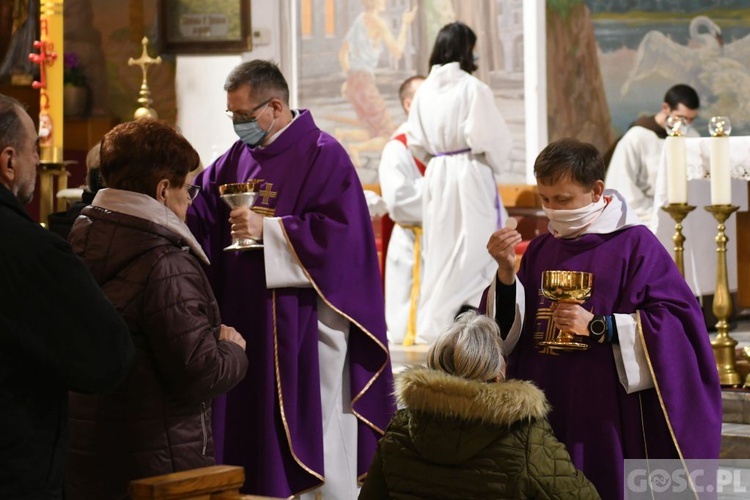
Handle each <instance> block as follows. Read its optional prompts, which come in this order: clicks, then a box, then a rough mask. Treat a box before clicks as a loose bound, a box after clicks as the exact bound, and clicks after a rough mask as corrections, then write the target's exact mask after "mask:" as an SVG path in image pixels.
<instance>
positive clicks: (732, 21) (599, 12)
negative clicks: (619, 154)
mask: <svg viewBox="0 0 750 500" xmlns="http://www.w3.org/2000/svg"><path fill="white" fill-rule="evenodd" d="M585 4H586V6H587V7H588V9H589V10H590V12H591V17H592V20H593V29H594V33H595V37H596V43H597V47H598V56H599V57H598V58H599V65H600V67H601V75H602V78H603V83H604V89H605V92H606V96H607V101H608V103H609V109H610V114H611V119H612V126H613V128H614V132H615V135H616V136H618V137H619V136H621V135H622V134H623V133H624V132H625V131H626V130H627V127H628V125H629V124H630V123H631V122H632V121H634V120H635V119H636V118H637V117H638V116H639V115H643V114H654V113H656V112H657V111H658V110H659V108H660V106H661V103H662V101H663V98H664V94H665V92H666V91H667V89H668V88H669V87H671V86H672V85H675V84H677V83H685V84H687V85H690V86H691V87H693V88H694V89H695V90H696V91H697V92H698V95H699V97H700V100H701V108H700V113H699V118H698V119H697V120H696V121H695V122H694V124H693V127H694V128H695V129H696V131H697V132H698V133H700V134H701V135H703V136H707V135H708V127H707V124H708V120H710V118H711V117H712V116H718V115H722V116H728V117H729V118H730V119H731V121H732V125H733V131H732V135H746V134H750V99H748V96H747V92H748V89H750V1H747V0H724V1H722V2H716V1H715V0H681V1H674V0H654V1H652V2H642V1H638V0H618V1H616V2H613V1H611V0H586V1H585Z"/></svg>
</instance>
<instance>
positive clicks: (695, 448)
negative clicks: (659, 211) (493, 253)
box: [483, 225, 722, 499]
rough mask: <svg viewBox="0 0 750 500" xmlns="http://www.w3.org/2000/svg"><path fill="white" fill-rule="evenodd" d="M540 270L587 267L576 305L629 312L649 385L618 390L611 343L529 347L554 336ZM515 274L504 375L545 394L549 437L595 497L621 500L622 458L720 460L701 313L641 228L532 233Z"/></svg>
mask: <svg viewBox="0 0 750 500" xmlns="http://www.w3.org/2000/svg"><path fill="white" fill-rule="evenodd" d="M546 270H570V271H588V272H591V273H593V274H594V282H593V293H592V296H591V298H590V299H589V300H587V301H586V302H585V303H584V304H583V307H584V308H586V309H587V310H588V311H591V312H593V313H594V314H601V315H610V314H614V313H622V314H632V313H636V312H637V313H638V316H639V319H640V328H641V330H642V333H643V335H642V338H643V342H644V345H645V351H646V353H647V358H648V361H649V365H650V371H651V374H652V376H653V378H654V382H655V386H656V387H655V388H652V389H647V390H643V391H639V392H635V393H632V394H627V393H626V392H625V389H624V388H623V386H622V384H621V383H620V380H619V378H618V374H617V368H616V366H615V360H614V355H615V354H614V353H613V352H612V349H613V348H612V345H611V344H608V343H605V344H595V345H592V346H590V347H589V349H588V350H586V351H568V352H560V353H559V354H555V353H551V352H549V350H547V349H544V348H541V347H538V345H537V344H538V342H540V341H542V340H546V339H552V338H554V337H555V336H556V333H557V332H556V331H555V329H554V325H553V323H552V321H551V312H550V305H551V303H550V301H549V300H547V299H546V298H544V297H543V296H542V294H541V291H540V289H541V276H542V271H546ZM518 279H520V280H521V283H523V285H524V288H525V294H526V312H525V314H526V317H525V321H524V325H523V330H522V333H521V337H520V339H519V341H518V344H517V345H516V347H515V349H514V350H513V352H512V353H511V355H510V357H509V360H508V376H509V377H513V378H519V379H524V380H531V381H533V382H535V383H536V384H537V385H538V386H539V387H540V388H541V389H542V390H544V392H545V394H546V395H547V398H548V399H549V402H550V404H551V406H552V412H551V413H550V415H549V421H550V423H551V425H552V428H553V429H554V431H555V435H556V436H557V438H558V439H559V440H560V441H562V442H563V443H565V445H566V446H567V448H568V451H569V452H570V455H571V457H572V459H573V462H574V463H575V465H576V467H578V468H579V469H581V470H582V471H583V472H584V474H586V476H587V477H588V478H589V479H590V480H591V482H592V483H593V484H594V485H595V486H596V488H597V490H598V491H599V494H600V495H601V497H602V498H606V499H616V498H623V496H624V482H623V474H624V472H623V466H624V464H623V460H624V459H640V458H646V457H648V458H673V459H678V458H682V459H698V458H701V459H716V458H718V457H719V445H720V441H721V416H722V410H721V389H720V386H719V378H718V374H717V371H716V364H715V361H714V357H713V353H712V350H711V345H710V343H709V338H708V333H707V332H706V328H705V323H704V320H703V315H702V313H701V310H700V308H699V306H698V302H697V300H696V299H695V297H694V296H693V294H692V292H691V290H690V288H689V287H688V286H687V284H686V283H685V280H684V279H683V278H682V276H681V275H680V273H679V271H678V270H677V267H676V266H675V265H674V263H673V262H672V259H671V257H670V256H669V254H668V253H667V251H666V250H665V249H664V247H663V246H662V245H661V243H659V241H658V240H657V239H656V237H655V236H654V235H653V234H652V233H651V232H650V231H649V230H648V229H647V228H646V226H640V225H639V226H633V227H630V228H626V229H622V230H620V231H617V232H614V233H610V234H586V235H584V236H582V237H580V238H577V239H572V240H566V239H558V238H554V237H553V236H552V235H551V234H545V235H542V236H539V237H537V238H535V239H534V240H532V242H531V243H530V244H529V247H528V249H527V250H526V252H525V254H524V256H523V260H522V261H521V268H520V270H519V273H518ZM485 296H486V293H485ZM483 303H484V300H483ZM638 337H640V335H638ZM636 342H641V339H640V338H636Z"/></svg>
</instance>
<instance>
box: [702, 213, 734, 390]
mask: <svg viewBox="0 0 750 500" xmlns="http://www.w3.org/2000/svg"><path fill="white" fill-rule="evenodd" d="M704 208H705V209H706V210H707V211H709V212H711V215H713V216H714V219H716V220H717V221H718V222H719V226H718V234H717V235H716V257H717V261H716V294H715V295H714V305H713V311H714V314H715V315H716V317H717V318H718V320H719V321H718V322H717V323H716V331H717V335H716V338H715V339H714V340H713V341H712V342H711V347H712V348H713V350H714V358H715V359H716V368H717V369H718V370H719V382H720V383H721V385H724V386H731V387H737V386H738V385H740V375H739V373H737V368H736V365H735V352H734V348H735V347H736V346H737V341H736V340H734V339H733V338H732V337H730V336H729V321H728V319H729V315H730V314H732V298H731V296H730V295H729V283H728V280H727V241H728V240H729V238H727V235H726V233H725V232H724V229H725V226H724V222H726V220H727V219H728V218H729V217H731V215H732V214H733V213H734V212H735V211H737V210H738V209H739V208H740V207H738V206H735V205H708V206H706V207H704Z"/></svg>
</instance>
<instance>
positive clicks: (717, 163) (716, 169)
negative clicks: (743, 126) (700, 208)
mask: <svg viewBox="0 0 750 500" xmlns="http://www.w3.org/2000/svg"><path fill="white" fill-rule="evenodd" d="M710 143H711V204H712V205H731V204H732V183H731V176H730V173H729V137H727V136H719V137H712V138H711V139H710Z"/></svg>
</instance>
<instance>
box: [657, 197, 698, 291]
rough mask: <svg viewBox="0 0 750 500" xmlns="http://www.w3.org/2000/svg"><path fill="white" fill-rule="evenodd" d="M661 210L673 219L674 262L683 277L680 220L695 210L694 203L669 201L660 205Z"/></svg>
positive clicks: (683, 243)
mask: <svg viewBox="0 0 750 500" xmlns="http://www.w3.org/2000/svg"><path fill="white" fill-rule="evenodd" d="M661 209H662V210H664V211H665V212H667V213H668V214H669V215H670V217H672V220H674V222H675V224H674V231H675V232H674V236H672V241H674V263H675V264H676V265H677V269H679V270H680V274H681V275H682V277H683V278H684V277H685V259H684V253H685V237H684V236H683V235H682V221H683V220H684V219H685V217H687V215H688V214H689V213H690V212H692V211H693V210H695V205H688V204H687V203H670V204H669V205H664V206H663V207H661Z"/></svg>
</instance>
